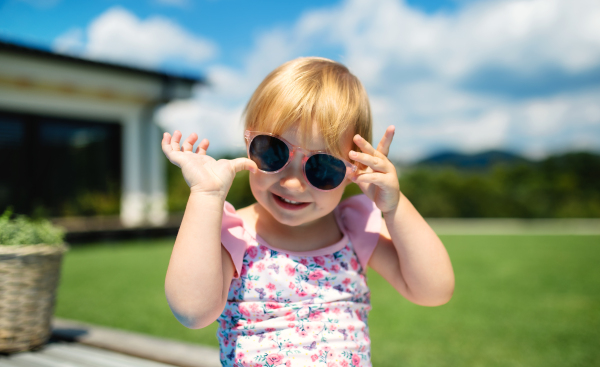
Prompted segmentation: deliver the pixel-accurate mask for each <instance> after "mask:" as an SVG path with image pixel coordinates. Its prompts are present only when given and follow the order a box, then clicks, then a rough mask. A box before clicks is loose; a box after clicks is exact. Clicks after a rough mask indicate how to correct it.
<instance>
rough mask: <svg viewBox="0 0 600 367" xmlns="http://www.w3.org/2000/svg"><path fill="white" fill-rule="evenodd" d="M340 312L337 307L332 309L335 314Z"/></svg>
mask: <svg viewBox="0 0 600 367" xmlns="http://www.w3.org/2000/svg"><path fill="white" fill-rule="evenodd" d="M340 312H341V310H340V309H339V308H337V307H336V308H334V309H333V313H334V314H336V315H337V314H339V313H340Z"/></svg>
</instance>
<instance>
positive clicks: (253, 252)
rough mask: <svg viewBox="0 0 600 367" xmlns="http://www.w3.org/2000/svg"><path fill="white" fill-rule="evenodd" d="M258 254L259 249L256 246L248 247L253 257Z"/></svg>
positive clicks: (249, 253) (249, 254)
mask: <svg viewBox="0 0 600 367" xmlns="http://www.w3.org/2000/svg"><path fill="white" fill-rule="evenodd" d="M257 254H258V250H257V249H256V246H252V247H250V248H249V249H248V256H250V257H251V258H255V257H256V255H257Z"/></svg>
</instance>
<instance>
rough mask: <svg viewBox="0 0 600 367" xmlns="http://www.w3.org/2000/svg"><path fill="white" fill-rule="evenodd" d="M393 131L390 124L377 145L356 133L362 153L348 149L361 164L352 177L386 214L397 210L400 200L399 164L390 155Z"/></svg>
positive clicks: (355, 140) (357, 143) (351, 157)
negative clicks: (374, 146)
mask: <svg viewBox="0 0 600 367" xmlns="http://www.w3.org/2000/svg"><path fill="white" fill-rule="evenodd" d="M394 131H395V128H394V126H389V127H388V128H387V129H386V130H385V133H384V134H383V138H381V141H380V142H379V145H378V146H377V149H375V148H373V146H372V145H371V144H369V142H368V141H366V140H365V139H363V138H362V137H361V136H360V135H358V134H356V135H355V136H354V138H353V140H354V143H356V145H357V146H358V147H359V148H360V150H361V151H362V153H359V152H355V151H353V150H351V151H350V153H349V156H350V159H353V160H355V161H356V162H358V163H359V164H360V165H359V168H361V169H360V170H359V172H358V174H357V175H355V176H353V177H352V181H354V182H356V183H357V184H358V186H359V187H360V189H361V190H362V191H363V192H364V193H365V194H366V195H367V196H368V197H369V198H370V199H371V200H373V202H374V203H375V205H377V207H378V208H379V209H380V210H381V211H382V212H383V213H384V214H385V213H388V212H390V211H392V210H395V209H396V208H397V206H398V202H399V201H400V184H399V183H398V176H397V174H396V168H395V167H394V165H393V164H392V162H390V160H389V159H388V158H387V155H388V153H389V150H390V144H392V139H393V138H394Z"/></svg>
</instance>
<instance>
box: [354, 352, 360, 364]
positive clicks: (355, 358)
mask: <svg viewBox="0 0 600 367" xmlns="http://www.w3.org/2000/svg"><path fill="white" fill-rule="evenodd" d="M352 364H353V365H355V366H358V365H359V364H360V356H359V355H358V354H353V355H352Z"/></svg>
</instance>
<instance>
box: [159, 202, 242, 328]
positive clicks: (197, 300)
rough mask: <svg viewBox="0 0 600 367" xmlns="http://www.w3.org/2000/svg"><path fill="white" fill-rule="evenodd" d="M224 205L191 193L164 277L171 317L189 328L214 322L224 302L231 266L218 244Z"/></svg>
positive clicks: (223, 249)
mask: <svg viewBox="0 0 600 367" xmlns="http://www.w3.org/2000/svg"><path fill="white" fill-rule="evenodd" d="M222 215H223V202H222V200H220V199H219V198H215V197H210V196H206V195H203V194H195V193H192V194H190V197H189V199H188V202H187V206H186V209H185V214H184V216H183V220H182V222H181V227H180V228H179V232H178V234H177V239H176V240H175V245H174V246H173V252H172V253H171V260H170V261H169V267H168V269H167V275H166V278H165V295H166V297H167V302H168V303H169V307H170V308H171V311H173V314H174V315H175V317H176V318H177V320H179V322H181V323H182V324H183V325H185V326H186V327H188V328H192V329H198V328H203V327H205V326H208V325H210V324H211V323H212V322H213V321H215V320H216V319H217V318H218V317H219V315H220V314H221V312H222V311H223V308H224V307H225V302H226V301H227V293H228V291H229V284H230V283H231V279H232V277H233V263H232V261H231V258H230V257H229V253H228V252H227V250H225V248H223V246H222V245H221V216H222Z"/></svg>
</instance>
